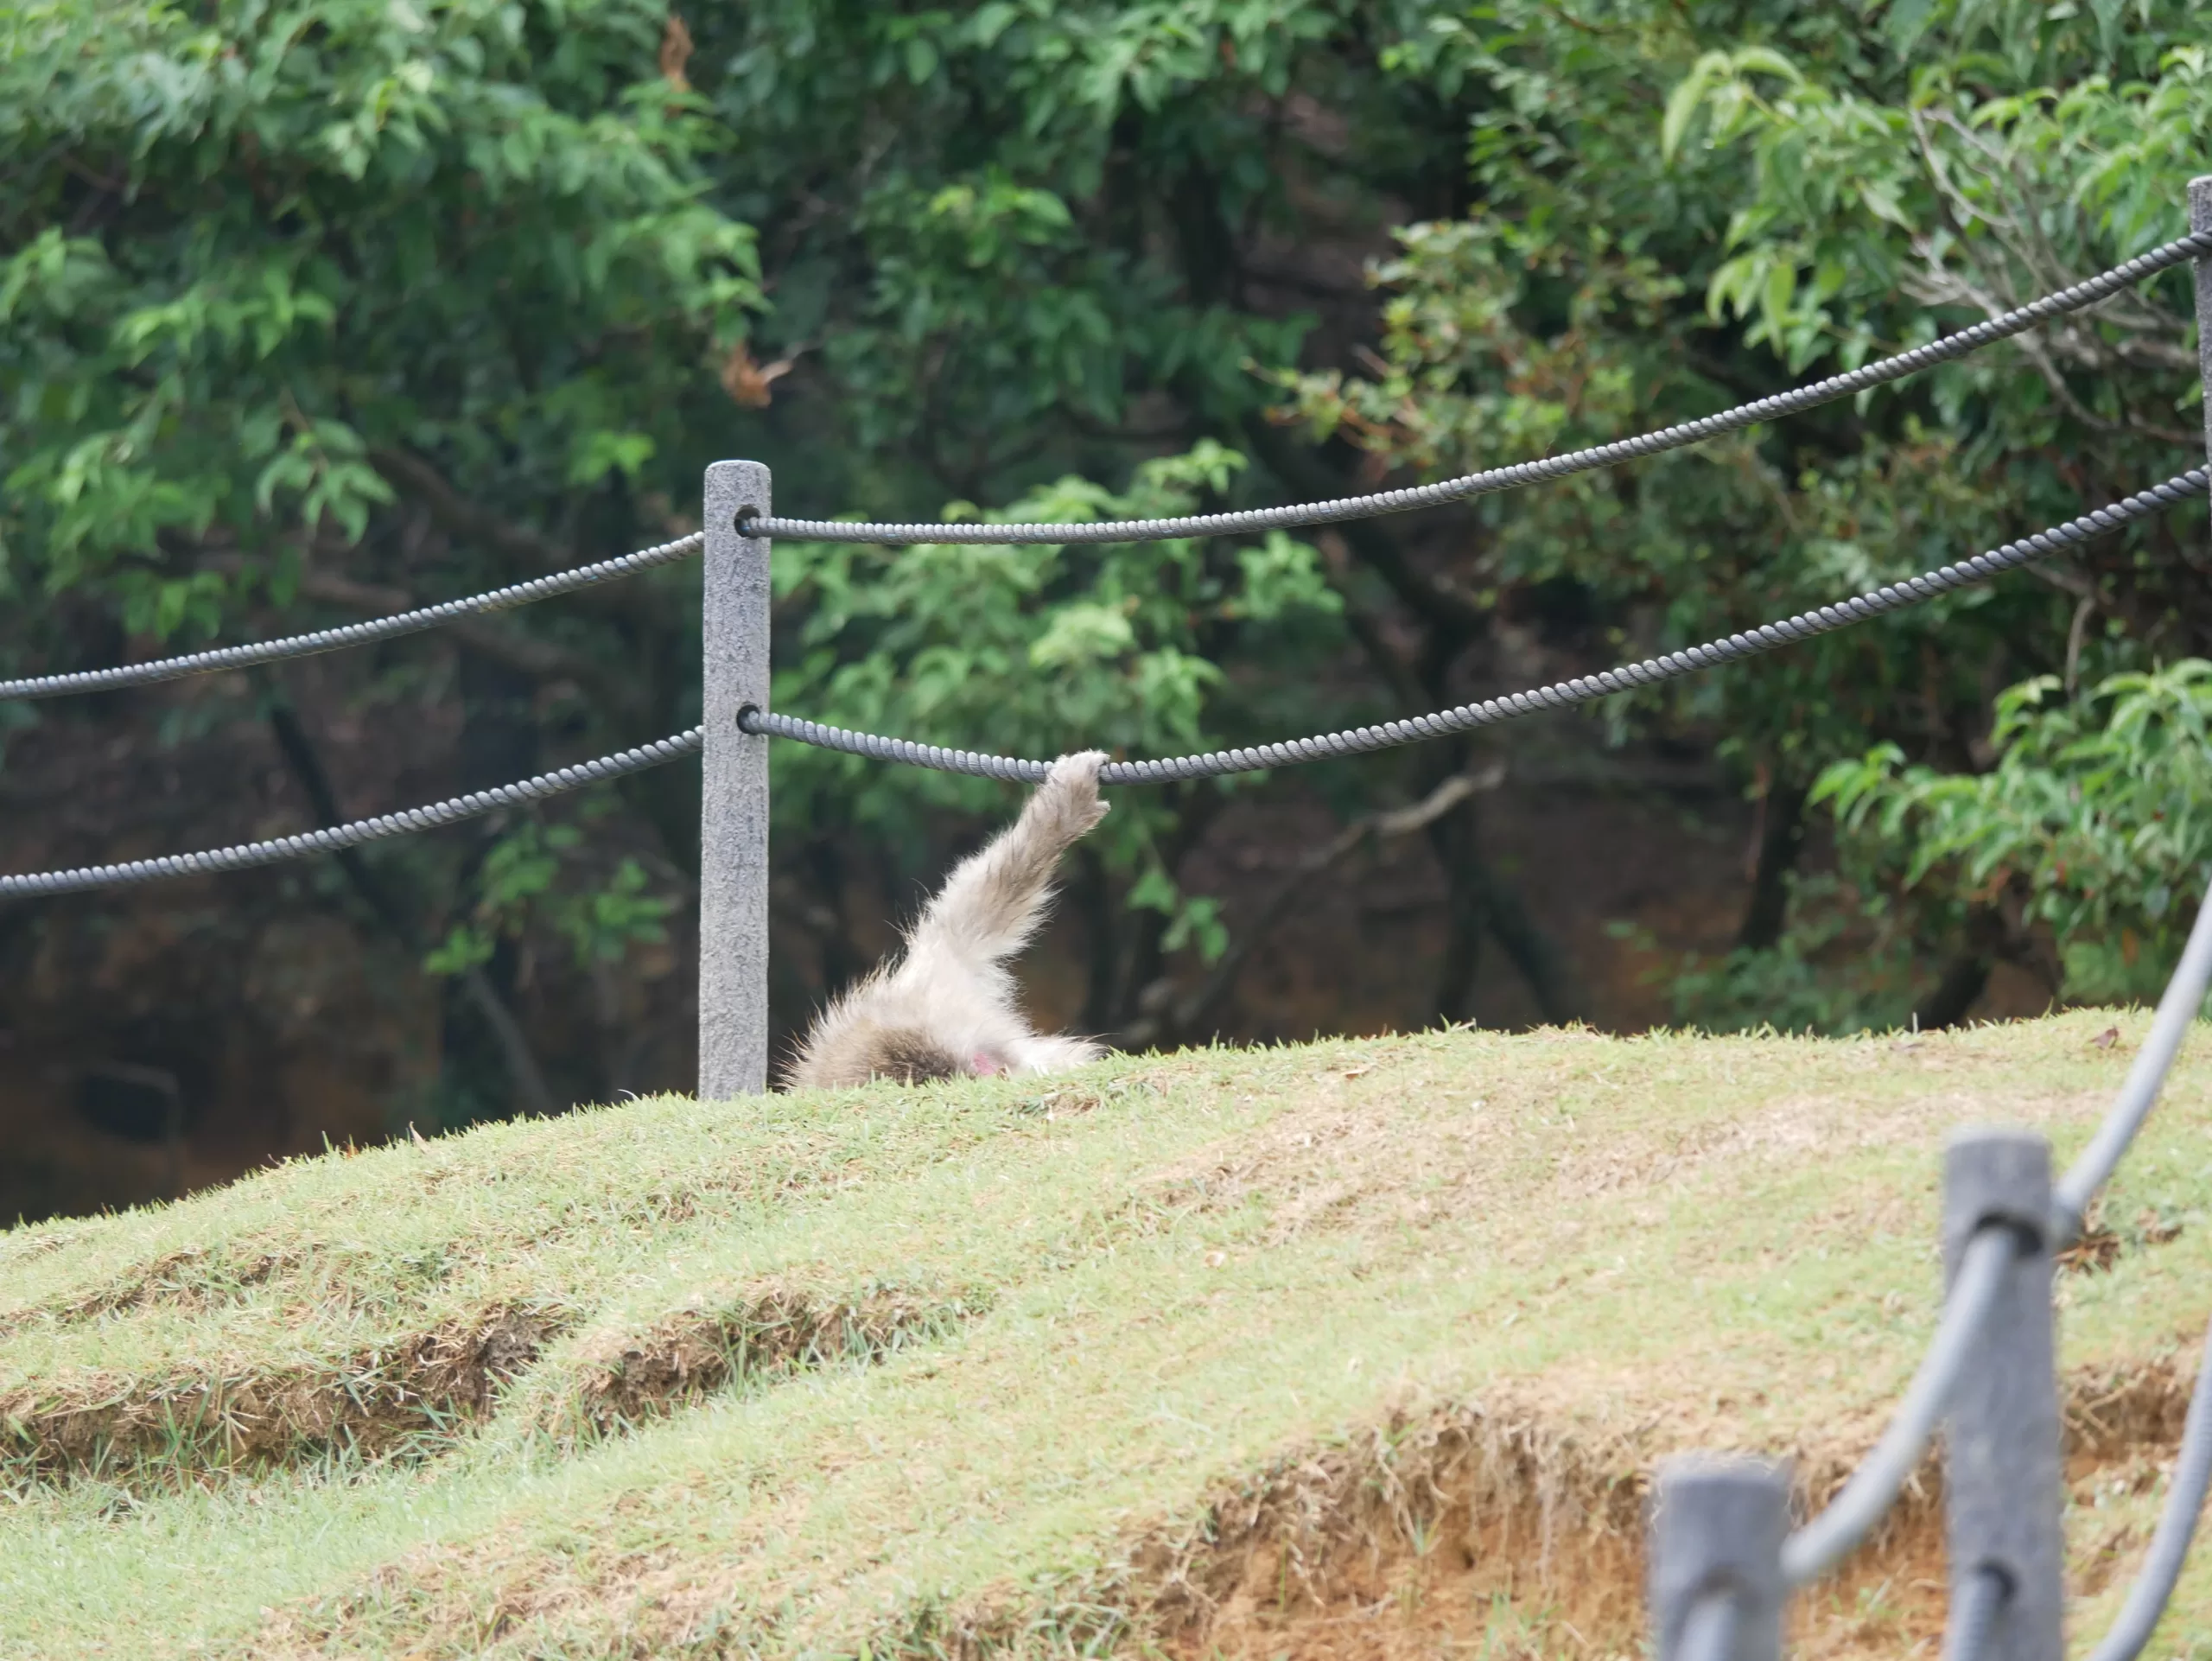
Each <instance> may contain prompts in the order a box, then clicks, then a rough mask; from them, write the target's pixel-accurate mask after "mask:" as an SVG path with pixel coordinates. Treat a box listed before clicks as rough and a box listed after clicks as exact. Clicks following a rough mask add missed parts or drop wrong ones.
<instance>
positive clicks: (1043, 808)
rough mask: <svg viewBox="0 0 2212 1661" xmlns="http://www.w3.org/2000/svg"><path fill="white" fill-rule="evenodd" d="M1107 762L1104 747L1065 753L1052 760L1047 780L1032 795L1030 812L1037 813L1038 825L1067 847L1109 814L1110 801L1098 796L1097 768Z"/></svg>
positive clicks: (1062, 845)
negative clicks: (1108, 803)
mask: <svg viewBox="0 0 2212 1661" xmlns="http://www.w3.org/2000/svg"><path fill="white" fill-rule="evenodd" d="M1105 765H1106V752H1105V751H1103V750H1080V751H1078V752H1077V753H1076V754H1073V755H1063V756H1062V757H1060V759H1059V760H1057V761H1055V762H1053V763H1052V771H1051V772H1050V773H1046V775H1045V782H1044V783H1043V784H1041V785H1039V786H1037V793H1036V794H1035V795H1034V796H1033V797H1031V798H1030V799H1029V808H1028V813H1033V814H1035V815H1036V816H1037V818H1038V819H1039V822H1040V823H1039V829H1040V830H1044V831H1046V834H1048V835H1049V836H1051V837H1052V839H1053V840H1054V841H1055V842H1056V843H1058V844H1059V845H1060V846H1061V847H1063V848H1065V847H1067V846H1068V845H1069V844H1071V843H1073V842H1074V841H1075V840H1076V839H1077V837H1081V836H1082V835H1084V832H1086V831H1089V830H1090V828H1091V826H1093V825H1095V824H1097V823H1098V821H1099V820H1101V819H1103V818H1105V817H1106V809H1107V804H1106V803H1104V802H1103V801H1101V800H1099V799H1098V769H1099V768H1101V767H1104V766H1105ZM1024 817H1025V818H1027V814H1025V815H1024Z"/></svg>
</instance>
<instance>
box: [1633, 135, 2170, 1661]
mask: <svg viewBox="0 0 2212 1661" xmlns="http://www.w3.org/2000/svg"><path fill="white" fill-rule="evenodd" d="M2189 194H2190V229H2191V232H2192V233H2193V234H2197V235H2202V234H2204V233H2207V232H2212V177H2205V178H2200V179H2196V180H2193V181H2190V191H2189ZM2196 310H2197V325H2198V350H2199V355H2200V363H2201V369H2202V374H2201V379H2202V393H2203V399H2204V412H2205V436H2206V449H2207V453H2208V455H2212V258H2200V259H2199V260H2198V262H2197V265H2196ZM2200 476H2201V475H2200ZM2198 487H2201V486H2198ZM2208 875H2212V873H2208ZM2208 983H2212V893H2208V894H2207V896H2206V899H2205V901H2204V903H2203V904H2202V906H2201V907H2200V908H2199V910H2198V912H2197V915H2196V922H2195V924H2194V926H2192V927H2191V929H2190V938H2189V940H2188V943H2187V945H2185V946H2184V947H2183V951H2182V955H2181V959H2180V961H2179V962H2178V963H2177V964H2176V965H2175V967H2174V972H2173V974H2172V976H2171V978H2170V979H2169V980H2168V982H2167V983H2166V989H2165V991H2164V995H2163V996H2161V998H2160V999H2159V1003H2158V1013H2157V1015H2155V1016H2154V1017H2153V1018H2152V1026H2151V1031H2150V1033H2149V1034H2147V1035H2146V1037H2145V1041H2144V1043H2143V1046H2142V1047H2141V1049H2140V1050H2139V1052H2138V1053H2137V1055H2136V1058H2135V1060H2134V1062H2133V1065H2132V1066H2130V1068H2129V1070H2128V1075H2127V1078H2126V1079H2125V1080H2124V1081H2123V1082H2122V1084H2121V1085H2120V1089H2119V1091H2117V1092H2116V1093H2115V1095H2114V1097H2113V1103H2112V1104H2111V1106H2110V1107H2109V1109H2108V1110H2107V1112H2106V1115H2105V1117H2104V1120H2103V1122H2102V1123H2101V1124H2100V1125H2099V1127H2098V1130H2097V1131H2096V1133H2095V1135H2094V1136H2093V1137H2092V1138H2091V1139H2090V1142H2089V1144H2088V1147H2087V1148H2086V1149H2083V1151H2082V1155H2080V1157H2079V1158H2077V1159H2076V1160H2075V1162H2074V1165H2073V1167H2072V1168H2071V1169H2070V1170H2069V1171H2068V1173H2067V1174H2066V1175H2065V1176H2064V1178H2063V1179H2062V1180H2061V1181H2058V1182H2057V1183H2056V1184H2054V1183H2053V1182H2052V1181H2051V1180H2050V1149H2049V1144H2048V1143H2047V1142H2044V1140H2043V1139H2042V1138H2041V1137H2040V1136H2032V1135H2030V1134H2028V1133H2025V1132H2020V1131H1980V1132H1972V1133H1967V1134H1965V1135H1963V1136H1958V1137H1955V1138H1954V1139H1953V1142H1952V1144H1951V1146H1950V1147H1949V1149H1948V1150H1947V1152H1946V1156H1945V1171H1944V1235H1945V1244H1946V1247H1947V1251H1946V1257H1947V1260H1948V1293H1947V1295H1946V1297H1945V1301H1944V1308H1943V1313H1942V1317H1941V1319H1940V1320H1939V1321H1938V1323H1937V1328H1936V1334H1935V1337H1934V1339H1933V1340H1932V1341H1931V1343H1930V1345H1929V1349H1928V1352H1927V1353H1926V1354H1925V1355H1924V1357H1923V1360H1922V1363H1921V1365H1920V1367H1919V1369H1918V1371H1916V1374H1915V1377H1914V1378H1913V1381H1912V1384H1911V1385H1910V1387H1909V1388H1908V1390H1907V1391H1906V1394H1905V1397H1904V1401H1903V1403H1901V1404H1900V1407H1899V1409H1898V1411H1897V1414H1896V1416H1895V1417H1894V1418H1893V1419H1892V1421H1891V1424H1890V1426H1889V1427H1888V1429H1886V1430H1885V1434H1884V1435H1883V1437H1882V1439H1881V1440H1880V1441H1878V1443H1877V1444H1876V1446H1875V1448H1874V1449H1873V1451H1872V1453H1871V1454H1869V1455H1868V1456H1867V1457H1866V1459H1865V1460H1863V1461H1860V1463H1859V1466H1858V1467H1857V1468H1856V1469H1854V1470H1853V1473H1851V1475H1850V1477H1849V1478H1848V1479H1847V1480H1846V1482H1845V1484H1844V1486H1843V1488H1842V1490H1841V1491H1840V1492H1839V1493H1838V1494H1837V1496H1836V1498H1835V1500H1834V1502H1833V1503H1832V1504H1831V1505H1829V1506H1828V1508H1827V1510H1826V1511H1823V1512H1822V1513H1821V1516H1820V1517H1818V1518H1815V1519H1814V1520H1813V1521H1812V1522H1811V1523H1810V1524H1808V1525H1807V1526H1806V1527H1804V1528H1802V1529H1801V1530H1799V1531H1797V1532H1796V1534H1794V1535H1790V1536H1789V1537H1786V1538H1784V1539H1783V1540H1782V1541H1781V1542H1779V1543H1774V1542H1771V1541H1770V1540H1768V1539H1767V1538H1765V1537H1764V1536H1763V1535H1762V1534H1761V1533H1760V1531H1758V1528H1757V1527H1755V1526H1753V1525H1752V1524H1751V1523H1750V1522H1749V1521H1747V1519H1751V1518H1756V1517H1757V1515H1758V1508H1759V1507H1760V1506H1762V1505H1766V1506H1772V1505H1780V1504H1785V1503H1786V1500H1787V1494H1788V1482H1787V1479H1786V1478H1785V1477H1784V1476H1783V1474H1782V1473H1781V1470H1780V1468H1779V1467H1776V1466H1773V1465H1770V1464H1765V1463H1761V1462H1758V1461H1736V1462H1734V1463H1732V1464H1731V1465H1729V1466H1727V1467H1725V1468H1724V1467H1716V1466H1713V1465H1712V1464H1711V1463H1710V1462H1707V1463H1705V1464H1702V1465H1700V1464H1697V1463H1695V1462H1692V1463H1691V1464H1689V1465H1688V1466H1677V1467H1670V1468H1662V1472H1661V1474H1660V1480H1659V1484H1658V1489H1657V1493H1656V1503H1655V1505H1654V1507H1653V1511H1652V1518H1651V1535H1650V1550H1651V1556H1652V1561H1653V1562H1654V1563H1655V1564H1659V1563H1662V1562H1666V1563H1672V1564H1676V1565H1680V1564H1691V1565H1702V1566H1704V1569H1703V1572H1702V1573H1699V1574H1681V1573H1677V1574H1674V1575H1662V1574H1660V1573H1659V1572H1658V1571H1657V1569H1655V1570H1654V1573H1653V1575H1652V1581H1651V1613H1652V1621H1653V1627H1654V1631H1655V1633H1656V1638H1657V1653H1658V1658H1659V1661H1685V1658H1689V1657H1695V1658H1696V1661H1713V1658H1719V1657H1722V1656H1725V1657H1726V1661H1780V1656H1781V1652H1782V1645H1781V1634H1780V1629H1779V1625H1778V1623H1776V1624H1774V1625H1773V1626H1757V1625H1755V1624H1754V1623H1752V1622H1751V1620H1750V1619H1749V1616H1748V1614H1746V1615H1745V1618H1743V1619H1741V1620H1738V1622H1737V1623H1736V1630H1735V1631H1733V1632H1731V1633H1730V1634H1729V1636H1728V1637H1727V1638H1726V1639H1725V1641H1719V1642H1715V1641H1713V1640H1710V1639H1707V1637H1706V1634H1707V1633H1709V1632H1712V1631H1713V1628H1714V1626H1715V1625H1716V1622H1715V1620H1713V1618H1712V1617H1711V1615H1710V1614H1709V1613H1704V1612H1705V1611H1707V1610H1709V1608H1710V1607H1711V1606H1712V1605H1713V1604H1714V1603H1716V1602H1719V1603H1727V1604H1734V1605H1737V1606H1738V1607H1739V1608H1741V1609H1743V1610H1745V1611H1751V1610H1754V1609H1755V1608H1756V1607H1758V1596H1759V1594H1758V1588H1759V1587H1760V1586H1761V1585H1762V1584H1764V1580H1765V1578H1766V1577H1768V1576H1769V1575H1770V1573H1771V1572H1778V1573H1779V1574H1780V1575H1781V1576H1782V1577H1783V1579H1784V1580H1785V1581H1788V1582H1789V1583H1791V1584H1802V1583H1803V1582H1804V1581H1808V1580H1809V1579H1811V1578H1813V1577H1815V1576H1816V1575H1820V1574H1821V1573H1824V1572H1825V1571H1826V1570H1827V1569H1830V1568H1833V1567H1834V1564H1835V1563H1836V1562H1839V1561H1840V1560H1841V1558H1842V1557H1843V1556H1844V1555H1845V1554H1846V1553H1847V1551H1848V1550H1850V1549H1851V1548H1852V1547H1853V1545H1855V1544H1856V1543H1859V1540H1861V1539H1863V1538H1864V1537H1865V1536H1866V1533H1867V1532H1868V1531H1870V1530H1871V1529H1872V1526H1873V1524H1875V1523H1876V1522H1877V1521H1878V1520H1879V1518H1880V1517H1881V1516H1882V1515H1883V1514H1885V1512H1886V1511H1888V1509H1889V1507H1890V1506H1891V1504H1892V1503H1893V1502H1894V1500H1895V1499H1896V1497H1897V1493H1898V1492H1901V1490H1902V1487H1903V1484H1904V1480H1905V1478H1906V1477H1907V1476H1908V1475H1909V1474H1910V1471H1911V1469H1912V1468H1913V1467H1914V1466H1915V1465H1916V1463H1917V1461H1918V1458H1919V1455H1920V1454H1921V1452H1922V1450H1923V1449H1924V1448H1925V1447H1926V1445H1927V1442H1928V1441H1929V1437H1930V1435H1932V1433H1933V1431H1934V1429H1935V1428H1936V1424H1937V1422H1939V1421H1942V1422H1945V1423H1946V1424H1947V1426H1948V1429H1947V1434H1946V1437H1945V1442H1946V1446H1945V1482H1944V1488H1943V1504H1944V1510H1945V1514H1946V1524H1947V1535H1948V1540H1947V1556H1948V1559H1949V1572H1950V1594H1951V1595H1950V1610H1949V1620H1948V1631H1947V1633H1946V1641H1945V1645H1944V1655H1945V1657H1946V1658H1947V1661H2063V1656H2064V1652H2065V1645H2064V1638H2063V1628H2062V1616H2063V1607H2062V1604H2063V1556H2064V1538H2063V1530H2062V1528H2061V1508H2062V1506H2063V1500H2064V1475H2063V1459H2062V1448H2061V1445H2060V1417H2059V1409H2058V1399H2057V1367H2056V1352H2055V1346H2054V1342H2053V1321H2052V1316H2053V1305H2054V1299H2053V1289H2052V1273H2053V1263H2052V1257H2053V1254H2054V1252H2055V1251H2056V1250H2057V1249H2058V1248H2059V1247H2060V1246H2062V1245H2063V1244H2065V1243H2067V1242H2069V1241H2070V1240H2072V1239H2073V1238H2076V1237H2077V1236H2078V1235H2079V1234H2080V1232H2081V1231H2082V1226H2083V1219H2084V1216H2085V1214H2086V1212H2087V1211H2088V1206H2089V1204H2090V1202H2091V1201H2092V1200H2094V1197H2095V1196H2096V1194H2097V1193H2099V1192H2100V1191H2101V1188H2102V1187H2103V1186H2104V1184H2105V1182H2106V1181H2107V1179H2108V1178H2109V1177H2110V1176H2111V1174H2112V1173H2113V1170H2114V1169H2115V1168H2117V1167H2118V1165H2119V1162H2120V1160H2121V1159H2122V1157H2124V1156H2125V1155H2126V1151H2127V1149H2128V1147H2129V1146H2130V1144H2131V1143H2132V1142H2133V1139H2134V1137H2135V1136H2136V1134H2137V1133H2138V1131H2139V1130H2140V1129H2141V1128H2142V1125H2143V1123H2144V1120H2145V1117H2147V1116H2148V1114H2149V1112H2150V1111H2151V1108H2152V1104H2153V1103H2154V1102H2155V1101H2156V1099H2157V1097H2158V1092H2159V1090H2160V1088H2161V1086H2162V1085H2163V1084H2164V1080H2165V1077H2166V1074H2167V1072H2168V1071H2169V1069H2170V1068H2171V1065H2172V1062H2173V1060H2174V1056H2175V1054H2176V1053H2177V1050H2178V1049H2179V1047H2180V1044H2181V1041H2182V1039H2183V1036H2184V1035H2185V1034H2186V1033H2187V1031H2188V1029H2189V1028H2190V1024H2191V1023H2192V1021H2194V1020H2195V1018H2196V1015H2197V1014H2198V1012H2199V1011H2200V1010H2201V1009H2202V1005H2203V1001H2204V996H2205V992H2206V989H2207V986H2208ZM1969 1354H1971V1356H1972V1359H1974V1362H1975V1364H1976V1365H1975V1366H1974V1367H1973V1368H1968V1367H1967V1366H1966V1365H1964V1361H1965V1359H1966V1358H1967V1357H1968V1355H1969ZM2208 1486H2212V1329H2208V1332H2207V1335H2206V1340H2205V1347H2204V1350H2203V1352H2202V1357H2201V1359H2200V1362H2199V1365H2198V1369H2197V1375H2196V1384H2195V1385H2194V1387H2193V1389H2192V1390H2191V1392H2190V1407H2189V1415H2188V1422H2187V1425H2186V1427H2185V1429H2184V1431H2183V1440H2182V1447H2181V1449H2180V1452H2179V1454H2178V1455H2177V1459H2176V1461H2175V1464H2174V1469H2173V1473H2172V1476H2171V1486H2170V1488H2169V1491H2168V1493H2167V1497H2166V1503H2165V1505H2164V1508H2163V1509H2162V1511H2161V1514H2160V1518H2159V1521H2158V1528H2157V1530H2156V1531H2155V1533H2154V1534H2153V1537H2152V1545H2151V1550H2150V1552H2149V1553H2148V1555H2147V1556H2146V1557H2145V1562H2143V1564H2142V1566H2141V1568H2140V1569H2139V1571H2138V1573H2137V1575H2136V1576H2135V1579H2134V1581H2133V1584H2132V1585H2131V1586H2130V1588H2129V1589H2128V1594H2127V1597H2126V1602H2125V1604H2124V1605H2123V1607H2122V1609H2121V1612H2120V1616H2119V1618H2118V1619H2117V1620H2115V1621H2114V1622H2113V1626H2112V1628H2111V1630H2110V1631H2108V1632H2107V1633H2106V1635H2105V1637H2104V1639H2102V1640H2101V1642H2100V1643H2099V1644H2098V1645H2097V1646H2096V1649H2095V1651H2094V1654H2093V1658H2092V1661H2134V1658H2135V1657H2136V1656H2137V1655H2138V1654H2139V1652H2140V1651H2141V1650H2142V1648H2143V1646H2144V1645H2145V1643H2146V1642H2148V1640H2149V1639H2150V1637H2151V1634H2152V1630H2153V1629H2154V1628H2155V1627H2156V1626H2157V1624H2158V1620H2159V1618H2160V1616H2161V1615H2162V1614H2163V1613H2164V1611H2165V1608H2166V1606H2167V1603H2168V1601H2169V1600H2170V1599H2171V1596H2172V1593H2173V1589H2174V1587H2175V1585H2176V1583H2177V1580H2178V1578H2179V1575H2180V1570H2181V1566H2182V1563H2183V1560H2184V1559H2185V1557H2186V1556H2187V1554H2188V1551H2189V1548H2190V1543H2191V1541H2192V1539H2193V1537H2194V1535H2195V1531H2196V1522H2197V1517H2198V1513H2199V1511H2201V1509H2202V1505H2203V1503H2204V1499H2205V1494H2206V1490H2207V1488H2208ZM1693 1634H1694V1636H1695V1638H1696V1639H1697V1642H1696V1643H1694V1644H1693V1642H1692V1641H1691V1638H1692V1636H1693Z"/></svg>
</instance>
